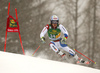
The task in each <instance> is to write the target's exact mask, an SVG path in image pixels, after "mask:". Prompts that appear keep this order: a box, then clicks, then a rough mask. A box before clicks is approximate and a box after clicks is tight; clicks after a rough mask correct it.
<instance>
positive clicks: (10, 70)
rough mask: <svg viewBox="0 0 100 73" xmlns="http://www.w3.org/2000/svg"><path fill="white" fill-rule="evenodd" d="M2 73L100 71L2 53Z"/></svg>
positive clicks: (99, 72) (0, 56)
mask: <svg viewBox="0 0 100 73" xmlns="http://www.w3.org/2000/svg"><path fill="white" fill-rule="evenodd" d="M0 73H100V70H98V69H93V68H88V67H84V66H80V65H74V64H68V63H62V62H57V61H51V60H45V59H40V58H36V57H31V56H25V55H19V54H13V53H7V52H1V51H0Z"/></svg>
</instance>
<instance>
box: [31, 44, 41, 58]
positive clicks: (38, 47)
mask: <svg viewBox="0 0 100 73" xmlns="http://www.w3.org/2000/svg"><path fill="white" fill-rule="evenodd" d="M39 48H40V45H39V46H38V48H37V49H36V50H35V52H34V53H33V54H32V56H33V55H34V54H35V53H36V52H37V50H38V49H39Z"/></svg>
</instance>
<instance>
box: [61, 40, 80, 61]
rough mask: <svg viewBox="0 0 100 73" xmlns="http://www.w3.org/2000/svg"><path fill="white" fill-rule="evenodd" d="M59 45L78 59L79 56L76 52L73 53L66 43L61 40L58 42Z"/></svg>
mask: <svg viewBox="0 0 100 73" xmlns="http://www.w3.org/2000/svg"><path fill="white" fill-rule="evenodd" d="M60 46H61V48H62V49H63V50H65V51H66V52H68V53H69V54H70V55H71V56H73V57H74V58H75V59H76V60H78V59H79V57H78V56H77V54H75V52H74V51H73V50H72V49H71V48H69V47H68V46H67V44H62V43H61V42H60Z"/></svg>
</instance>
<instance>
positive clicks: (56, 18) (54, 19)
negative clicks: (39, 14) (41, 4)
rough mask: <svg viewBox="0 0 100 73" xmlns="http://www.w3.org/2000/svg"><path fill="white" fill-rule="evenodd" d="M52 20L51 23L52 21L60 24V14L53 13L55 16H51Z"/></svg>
mask: <svg viewBox="0 0 100 73" xmlns="http://www.w3.org/2000/svg"><path fill="white" fill-rule="evenodd" d="M50 21H51V24H52V23H55V24H58V23H59V18H58V16H56V15H53V16H51V18H50Z"/></svg>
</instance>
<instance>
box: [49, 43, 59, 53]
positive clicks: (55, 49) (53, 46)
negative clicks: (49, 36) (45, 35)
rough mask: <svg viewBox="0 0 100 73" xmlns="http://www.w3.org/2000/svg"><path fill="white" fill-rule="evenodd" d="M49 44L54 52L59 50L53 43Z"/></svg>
mask: <svg viewBox="0 0 100 73" xmlns="http://www.w3.org/2000/svg"><path fill="white" fill-rule="evenodd" d="M49 45H50V47H51V48H52V49H53V50H54V51H55V52H58V51H59V49H58V48H57V47H56V45H55V43H52V42H50V44H49Z"/></svg>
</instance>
